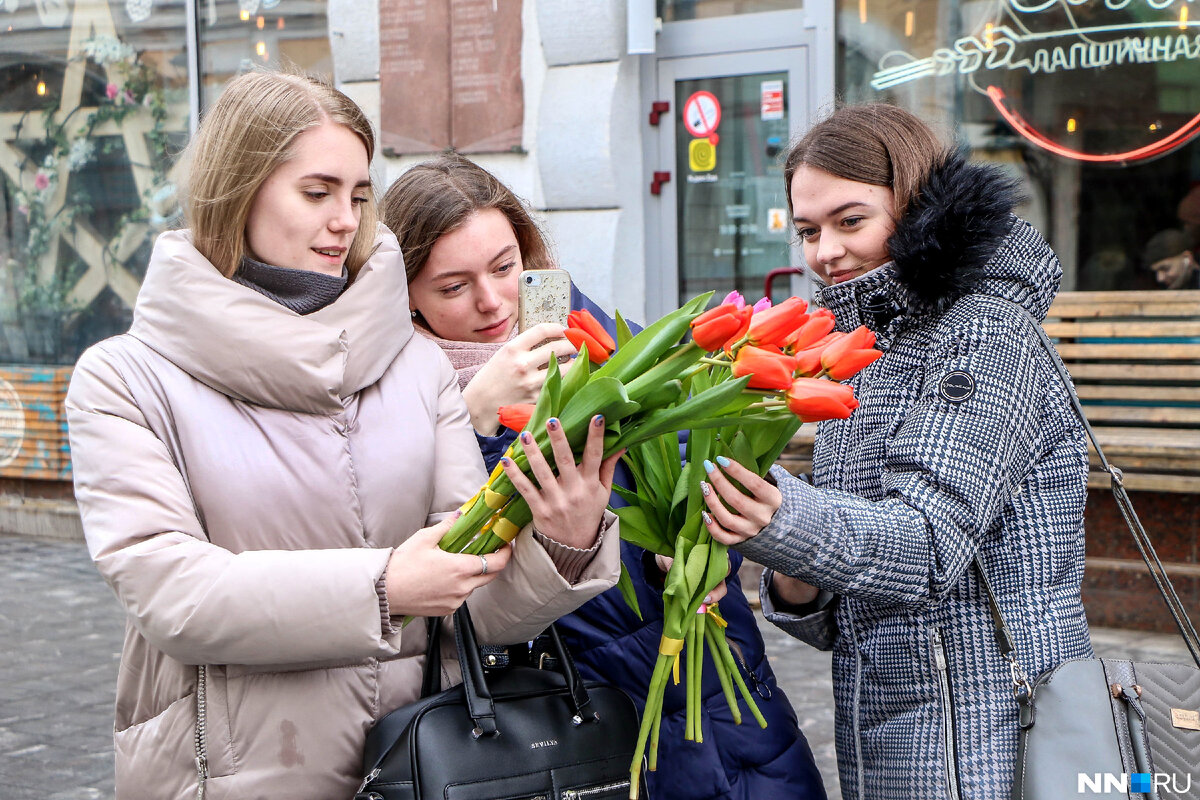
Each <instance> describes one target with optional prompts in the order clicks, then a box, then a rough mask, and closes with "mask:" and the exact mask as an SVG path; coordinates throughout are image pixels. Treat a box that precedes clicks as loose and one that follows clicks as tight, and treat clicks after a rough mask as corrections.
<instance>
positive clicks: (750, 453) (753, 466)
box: [729, 430, 762, 475]
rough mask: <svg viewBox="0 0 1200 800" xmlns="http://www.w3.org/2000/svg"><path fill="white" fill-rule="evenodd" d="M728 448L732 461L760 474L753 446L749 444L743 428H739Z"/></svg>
mask: <svg viewBox="0 0 1200 800" xmlns="http://www.w3.org/2000/svg"><path fill="white" fill-rule="evenodd" d="M729 449H730V453H731V455H732V456H733V460H734V461H736V462H738V463H739V464H741V465H742V466H743V467H745V468H746V469H748V470H750V471H751V472H753V473H755V474H758V475H761V474H762V473H761V472H760V471H759V469H758V458H757V456H756V454H755V452H754V448H753V447H751V446H750V439H749V437H748V436H747V435H746V432H745V431H744V430H739V431H738V432H737V435H735V436H734V437H733V443H732V445H731V446H730V448H729Z"/></svg>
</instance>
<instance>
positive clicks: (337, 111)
mask: <svg viewBox="0 0 1200 800" xmlns="http://www.w3.org/2000/svg"><path fill="white" fill-rule="evenodd" d="M324 122H332V123H335V124H337V125H342V126H344V127H346V128H348V129H349V130H350V131H351V132H352V133H354V134H355V135H357V136H358V138H359V139H361V140H362V143H363V145H364V146H365V147H366V148H367V161H368V162H370V160H371V159H372V158H373V157H374V155H375V134H374V132H373V131H372V130H371V123H370V121H369V120H368V119H367V117H366V115H365V114H363V112H362V109H360V108H359V107H358V106H357V105H355V103H354V101H353V100H351V99H350V98H349V97H347V96H346V95H344V94H342V93H341V92H339V91H338V90H337V89H335V88H334V87H333V85H332V84H331V83H329V82H328V80H326V79H324V78H321V77H317V76H313V75H305V74H301V73H298V72H290V71H288V72H274V71H268V70H258V71H254V72H248V73H246V74H244V75H240V76H238V77H236V78H234V79H233V80H232V81H230V82H229V84H228V85H227V86H226V87H225V91H224V92H222V94H221V97H220V98H219V99H218V100H217V102H216V103H215V104H214V105H213V107H212V108H211V109H209V110H208V112H207V113H206V114H205V115H204V119H203V120H202V121H201V123H200V130H199V131H197V133H196V135H195V137H193V139H192V141H191V143H190V144H189V145H188V148H187V151H186V153H185V158H186V159H187V162H188V181H187V192H186V196H185V199H184V221H185V223H186V224H187V227H188V228H190V229H191V231H192V236H193V240H194V243H195V246H196V249H197V250H199V251H200V253H201V254H202V255H204V257H205V258H207V259H208V260H209V261H210V262H211V263H212V265H213V266H215V267H216V268H217V269H218V270H220V271H221V273H222V274H223V275H225V276H226V277H231V276H232V275H233V273H234V272H236V271H237V269H238V267H239V266H240V265H241V263H242V258H243V256H244V255H245V253H246V223H247V219H248V218H249V216H250V208H251V206H252V205H253V203H254V197H255V195H257V194H258V190H259V188H260V187H261V186H262V185H263V183H264V182H265V181H266V180H267V178H268V177H270V175H271V173H273V172H274V171H275V169H276V168H277V167H278V166H279V165H280V164H282V163H283V162H285V161H287V160H288V159H290V158H292V157H293V154H294V150H293V148H294V145H295V142H296V139H297V137H299V136H300V134H302V133H304V132H305V131H307V130H310V129H312V128H315V127H318V126H319V125H321V124H322V123H324ZM361 208H362V212H361V216H360V218H359V225H358V231H357V232H356V233H355V235H354V241H353V242H351V244H350V250H349V252H348V253H347V255H346V268H347V270H348V271H349V273H350V278H351V280H353V278H354V276H355V275H357V273H358V270H359V268H360V267H361V266H362V265H363V263H364V262H365V261H366V260H367V259H368V258H369V257H370V255H371V252H372V250H373V245H374V241H375V228H376V223H377V221H378V218H379V216H378V210H377V208H376V205H375V195H374V192H373V191H370V192H368V201H367V202H366V203H364V204H363V205H362V207H361ZM281 266H287V265H281Z"/></svg>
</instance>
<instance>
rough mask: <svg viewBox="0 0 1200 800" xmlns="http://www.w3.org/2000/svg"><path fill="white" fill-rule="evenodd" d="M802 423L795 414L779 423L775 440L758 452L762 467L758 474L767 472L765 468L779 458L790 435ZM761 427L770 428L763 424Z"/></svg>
mask: <svg viewBox="0 0 1200 800" xmlns="http://www.w3.org/2000/svg"><path fill="white" fill-rule="evenodd" d="M802 424H803V423H802V422H800V418H799V417H796V416H792V417H791V419H789V420H786V421H785V422H783V423H781V424H780V426H779V431H778V435H777V437H776V439H775V441H774V442H772V443H771V445H770V447H768V448H767V449H766V450H763V451H760V453H759V457H758V463H759V464H760V465H762V469H761V471H760V472H759V473H758V474H759V475H765V474H767V470H769V469H770V468H771V465H772V464H774V463H775V462H776V461H778V460H779V456H780V455H781V454H782V453H783V451H784V449H785V448H787V446H788V443H789V442H790V441H792V437H793V436H795V435H796V431H798V430H800V426H801V425H802ZM761 429H763V430H770V429H771V426H768V425H763V426H761Z"/></svg>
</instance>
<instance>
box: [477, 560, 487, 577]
mask: <svg viewBox="0 0 1200 800" xmlns="http://www.w3.org/2000/svg"><path fill="white" fill-rule="evenodd" d="M479 560H480V561H482V562H483V571H482V572H480V573H479V574H480V575H487V558H486V557H485V556H480V557H479Z"/></svg>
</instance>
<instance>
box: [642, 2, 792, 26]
mask: <svg viewBox="0 0 1200 800" xmlns="http://www.w3.org/2000/svg"><path fill="white" fill-rule="evenodd" d="M802 6H803V3H801V2H799V0H658V16H659V17H661V18H662V21H663V22H680V21H682V20H685V19H706V18H708V17H727V16H731V15H733V14H757V13H759V12H762V11H787V10H789V9H796V8H801V7H802Z"/></svg>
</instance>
